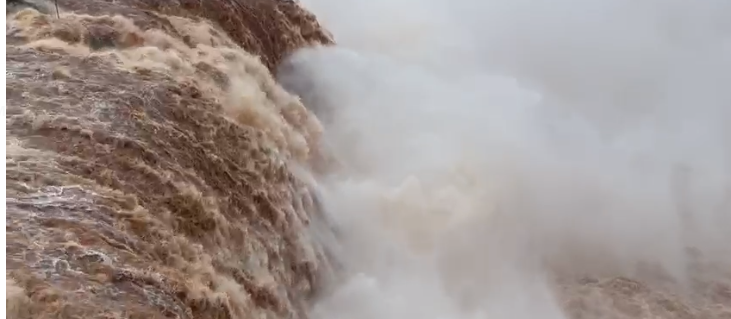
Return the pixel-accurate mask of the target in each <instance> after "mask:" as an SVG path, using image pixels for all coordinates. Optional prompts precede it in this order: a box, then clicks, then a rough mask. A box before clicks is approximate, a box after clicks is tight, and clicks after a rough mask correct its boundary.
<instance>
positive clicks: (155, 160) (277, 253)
mask: <svg viewBox="0 0 731 319" xmlns="http://www.w3.org/2000/svg"><path fill="white" fill-rule="evenodd" d="M58 5H59V7H60V18H58V17H57V16H56V12H55V10H54V9H53V5H52V3H46V2H37V3H32V5H27V4H26V5H24V4H23V3H13V4H11V3H8V12H7V24H6V43H7V57H6V62H7V69H6V80H7V87H6V92H7V99H6V103H7V117H6V123H7V131H6V147H7V155H6V163H7V164H6V169H7V175H6V182H7V204H6V205H7V206H6V207H7V215H6V223H7V228H6V239H7V242H8V244H7V246H6V261H7V265H8V268H7V273H6V276H7V278H8V286H7V289H6V290H7V293H8V305H9V308H8V313H7V314H8V316H9V317H10V318H245V317H246V318H251V317H253V318H283V317H301V316H302V315H303V314H304V312H303V311H304V306H305V303H306V302H307V301H308V300H309V299H310V298H311V297H312V296H313V294H314V293H315V285H316V283H317V282H318V278H319V276H320V274H322V273H323V271H325V272H327V268H328V265H327V263H326V262H325V261H324V259H323V255H322V254H323V252H322V250H321V249H320V247H319V246H318V245H315V244H314V242H313V241H312V240H311V239H310V238H308V236H307V234H306V233H305V232H304V231H303V230H304V228H305V227H307V225H308V224H310V223H312V222H313V219H317V213H316V210H317V208H316V206H315V204H314V203H313V195H312V193H311V190H310V189H309V187H308V186H307V185H306V184H305V183H304V182H303V181H302V180H300V179H299V178H296V177H295V176H294V175H293V174H292V173H291V172H290V170H289V169H288V166H289V165H292V164H293V163H295V164H298V165H303V166H307V165H309V164H308V163H311V162H312V160H313V158H315V157H316V154H315V153H316V152H315V145H316V143H317V140H318V136H319V134H320V133H321V132H320V126H319V123H318V121H317V119H316V118H314V117H313V116H311V114H310V113H309V112H308V111H307V110H306V109H305V108H304V106H303V105H302V104H301V103H300V102H299V100H298V99H297V98H296V97H295V96H292V95H290V94H288V93H286V92H285V91H284V90H283V89H282V88H281V87H279V86H278V85H277V84H276V83H275V81H274V80H273V78H272V76H271V73H270V71H269V68H272V67H274V66H275V65H276V64H277V63H278V62H279V60H280V59H281V57H282V56H284V55H286V54H288V52H290V51H292V50H295V49H296V48H298V47H301V46H305V45H315V44H317V45H319V44H328V43H329V42H330V40H329V37H328V35H327V34H326V33H324V32H323V31H322V30H320V28H319V26H318V25H317V23H316V21H315V20H314V18H313V17H312V15H311V14H309V13H307V12H306V11H304V10H302V9H300V8H299V7H298V6H297V5H296V4H294V3H289V2H277V1H247V2H241V1H180V2H175V3H172V2H168V1H115V2H107V1H64V0H61V1H59V2H58Z"/></svg>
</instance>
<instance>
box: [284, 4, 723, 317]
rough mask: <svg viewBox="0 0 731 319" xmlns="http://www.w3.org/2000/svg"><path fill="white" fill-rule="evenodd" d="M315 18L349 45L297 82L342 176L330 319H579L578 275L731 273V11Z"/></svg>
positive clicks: (317, 58)
mask: <svg viewBox="0 0 731 319" xmlns="http://www.w3.org/2000/svg"><path fill="white" fill-rule="evenodd" d="M303 5H304V6H305V7H307V8H308V9H310V10H311V11H312V12H314V13H315V15H317V17H318V19H319V20H320V21H321V22H322V24H323V25H324V27H325V28H327V29H329V30H330V31H331V32H332V33H333V35H334V37H335V40H336V42H337V43H338V45H337V46H336V47H332V48H315V49H305V50H302V51H300V52H298V53H297V54H295V55H294V56H293V57H291V58H290V59H289V60H288V61H287V62H286V63H285V65H284V66H283V67H282V68H281V69H280V72H279V74H278V80H279V81H280V82H281V83H282V85H283V86H284V87H285V88H287V89H288V90H290V91H293V92H295V93H297V94H299V95H300V96H301V97H302V99H303V101H304V104H305V105H308V106H310V107H311V108H312V109H313V110H314V111H315V113H316V114H317V115H318V117H319V118H320V119H321V121H322V122H323V125H324V126H325V148H326V150H327V151H328V152H329V153H330V154H332V155H333V157H334V158H335V159H336V160H337V161H338V163H339V164H340V165H339V166H338V167H339V168H338V170H337V171H336V172H334V173H332V174H331V175H328V176H326V177H322V178H320V180H318V184H319V188H320V191H321V193H322V197H323V204H324V207H325V208H326V211H327V214H328V216H329V218H330V219H331V220H332V221H333V223H334V224H335V225H336V229H338V232H339V234H340V238H339V240H338V241H337V242H336V241H334V240H333V241H330V242H327V243H326V244H327V245H329V246H330V248H331V249H332V250H333V251H335V252H336V254H335V256H336V257H337V259H338V260H339V261H340V262H342V263H343V265H344V267H345V270H346V271H347V276H346V279H345V280H344V281H343V282H341V283H339V284H338V285H336V286H335V287H332V293H331V294H329V295H327V296H325V297H323V299H322V300H320V301H319V302H318V303H317V305H316V306H315V309H314V310H313V315H314V318H316V319H336V318H352V319H367V318H393V319H396V318H434V319H437V318H439V319H443V318H460V319H462V318H465V319H466V318H535V317H541V318H565V317H566V316H567V315H566V313H567V309H566V307H567V306H566V305H564V304H563V300H565V299H566V298H567V297H566V296H565V295H564V294H563V293H562V292H561V291H560V289H559V287H561V286H562V285H565V284H566V285H570V283H572V282H574V281H573V280H574V279H576V278H579V277H582V276H589V277H596V278H611V277H618V276H626V277H630V278H635V279H637V280H640V281H643V282H646V283H648V284H656V285H660V286H662V285H666V286H669V287H671V288H668V289H670V290H672V291H675V292H677V293H692V292H693V291H692V289H691V288H690V287H691V286H692V285H691V282H692V280H693V278H695V274H694V273H693V271H692V265H693V264H694V263H697V262H699V261H698V260H699V259H702V260H703V262H707V263H715V264H721V265H726V263H728V262H729V260H728V256H731V255H729V253H730V252H731V251H729V249H730V248H729V247H728V246H727V245H726V242H727V241H728V240H729V239H731V238H729V234H731V220H730V219H729V205H728V204H729V202H728V199H729V191H731V187H730V185H731V184H729V181H730V180H729V172H728V169H729V165H728V164H729V156H728V154H729V153H728V150H729V141H728V136H729V134H728V131H727V128H726V127H727V124H728V122H729V119H731V118H730V117H729V111H728V110H729V109H728V105H729V104H730V103H731V91H729V90H727V89H726V88H725V87H726V86H728V84H730V83H731V22H729V21H731V3H729V2H726V1H711V0H708V1H695V2H693V3H692V4H691V3H690V2H686V1H659V0H653V1H642V2H637V1H629V0H626V1H625V0H616V1H609V0H592V1H573V0H561V1H551V2H542V1H530V0H521V1H501V0H490V1H471V0H459V1H451V2H449V3H447V2H446V1H445V2H439V1H436V0H433V1H414V0H398V1H387V0H381V1H355V0H350V1H342V0H339V1H330V0H308V1H303ZM647 269H652V271H650V272H648V271H647ZM706 276H715V275H714V274H710V273H709V274H706ZM658 278H660V279H658ZM713 279H714V280H723V279H722V278H721V277H720V275H719V277H718V278H713ZM597 311H598V312H596V313H595V314H594V315H588V316H589V317H590V318H593V317H601V316H610V315H611V313H610V312H611V310H608V309H605V310H603V311H604V312H605V313H602V310H597Z"/></svg>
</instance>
